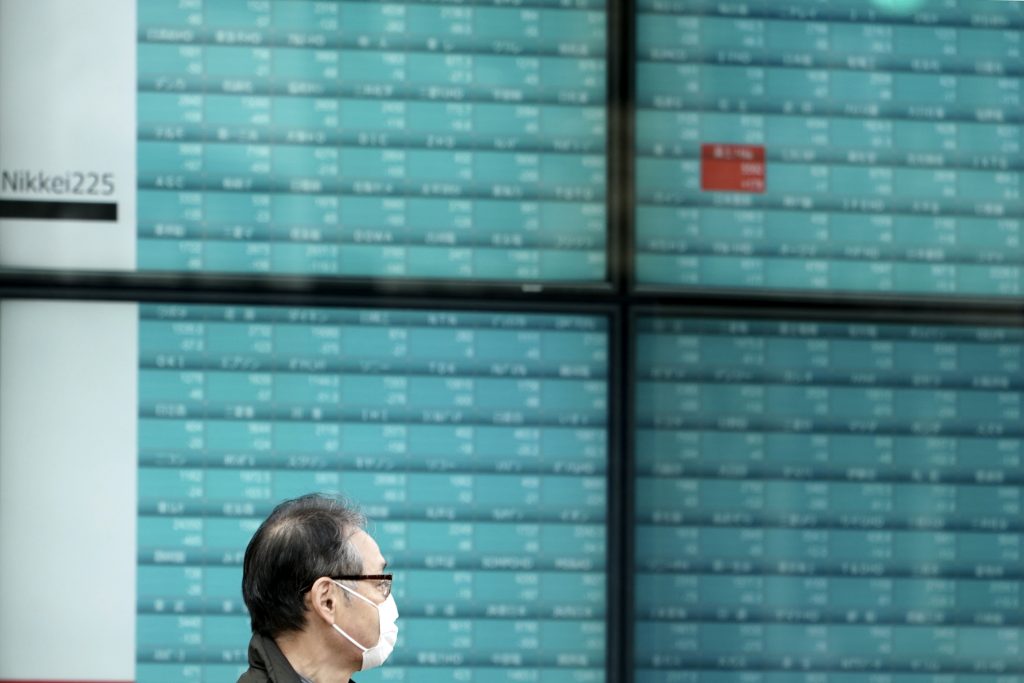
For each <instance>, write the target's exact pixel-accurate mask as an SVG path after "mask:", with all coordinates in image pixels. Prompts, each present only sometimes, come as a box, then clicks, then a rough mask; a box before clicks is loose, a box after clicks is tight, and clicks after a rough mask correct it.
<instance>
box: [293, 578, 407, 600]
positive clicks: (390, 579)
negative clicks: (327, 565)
mask: <svg viewBox="0 0 1024 683" xmlns="http://www.w3.org/2000/svg"><path fill="white" fill-rule="evenodd" d="M327 578H328V579H330V580H331V581H387V589H386V590H384V591H383V593H384V597H387V596H389V595H391V584H392V583H393V582H394V580H395V575H394V574H346V575H344V576H328V577H327ZM314 583H315V582H314ZM311 590H313V584H312V583H311V584H309V586H307V587H306V588H303V589H302V592H303V593H308V592H309V591H311Z"/></svg>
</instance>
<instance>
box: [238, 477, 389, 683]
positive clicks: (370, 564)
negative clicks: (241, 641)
mask: <svg viewBox="0 0 1024 683" xmlns="http://www.w3.org/2000/svg"><path fill="white" fill-rule="evenodd" d="M365 522H366V520H365V519H364V518H363V516H362V515H361V514H360V513H359V512H358V511H356V510H355V509H353V508H351V507H349V506H347V505H346V504H345V503H344V502H342V501H339V500H335V499H332V498H327V497H325V496H321V495H315V494H311V495H306V496H302V497H301V498H296V499H294V500H288V501H285V502H283V503H281V504H280V505H278V506H277V507H276V508H274V511H273V512H271V513H270V516H269V517H267V519H266V520H265V521H264V522H263V524H261V525H260V528H259V529H257V530H256V534H255V535H254V536H253V537H252V540H251V541H249V547H248V548H246V549H245V560H244V564H243V566H242V597H243V598H244V599H245V605H246V607H248V608H249V617H250V620H251V622H252V633H253V634H252V640H251V641H249V670H248V671H246V672H245V673H244V674H242V677H241V678H239V679H238V683H264V682H268V683H339V682H340V683H344V682H345V681H349V680H350V679H351V677H352V674H353V672H355V671H359V670H362V671H365V670H367V669H371V668H373V667H375V666H380V665H381V664H383V663H384V660H385V659H387V658H388V655H390V654H391V651H392V649H394V646H395V639H396V638H397V636H398V626H397V625H396V624H395V620H396V619H397V618H398V608H397V607H396V606H395V600H394V598H393V597H392V596H391V578H392V577H391V574H385V573H384V568H385V567H387V562H386V561H385V560H384V557H383V556H382V555H381V553H380V548H379V547H377V543H376V542H374V540H373V538H371V537H370V535H369V534H367V533H366V532H365V531H364V530H363V526H364V524H365Z"/></svg>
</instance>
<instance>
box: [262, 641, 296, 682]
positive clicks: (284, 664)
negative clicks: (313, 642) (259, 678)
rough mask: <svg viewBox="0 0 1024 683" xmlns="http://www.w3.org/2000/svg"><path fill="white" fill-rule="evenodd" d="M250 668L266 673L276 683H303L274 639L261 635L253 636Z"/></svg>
mask: <svg viewBox="0 0 1024 683" xmlns="http://www.w3.org/2000/svg"><path fill="white" fill-rule="evenodd" d="M249 666H251V667H252V668H254V669H262V670H263V671H266V672H267V678H268V679H270V680H271V681H273V682H274V683H302V678H301V677H300V676H299V674H297V673H296V672H295V669H293V668H292V665H291V664H289V663H288V660H287V658H285V656H284V653H283V652H281V648H279V647H278V646H277V643H275V642H274V639H273V638H268V637H265V636H261V635H260V634H259V633H254V634H252V639H251V640H250V641H249Z"/></svg>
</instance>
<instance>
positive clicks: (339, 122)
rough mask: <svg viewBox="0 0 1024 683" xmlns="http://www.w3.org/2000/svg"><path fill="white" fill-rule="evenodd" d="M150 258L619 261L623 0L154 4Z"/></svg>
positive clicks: (413, 265) (180, 267)
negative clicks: (616, 170)
mask: <svg viewBox="0 0 1024 683" xmlns="http://www.w3.org/2000/svg"><path fill="white" fill-rule="evenodd" d="M138 10H139V18H138V23H139V28H138V268H139V269H140V270H174V271H211V272H231V273H249V274H256V273H262V274H265V273H274V274H292V275H311V276H314V275H320V276H356V277H393V278H403V277H413V278H442V279H452V280H467V279H485V280H492V281H494V280H505V281H509V280H511V281H524V280H529V281H544V280H557V281H566V280H571V281H589V282H600V281H604V280H605V279H606V273H605V262H606V254H605V245H606V227H605V223H606V218H605V214H606V212H605V185H606V182H605V175H606V169H605V166H606V163H605V148H606V144H605V136H606V123H605V119H606V114H605V110H606V106H607V103H606V94H605V92H606V86H605V80H606V75H605V73H606V66H605V43H606V39H605V33H606V28H605V9H604V0H540V1H537V2H533V1H531V2H514V3H508V2H504V1H502V0H479V1H473V2H458V3H452V2H394V3H383V2H306V1H300V0H249V1H248V2H244V3H225V2H214V1H211V0H185V1H182V2H177V3H166V2H162V1H161V0H140V2H139V3H138Z"/></svg>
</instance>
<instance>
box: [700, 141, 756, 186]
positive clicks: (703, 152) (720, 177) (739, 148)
mask: <svg viewBox="0 0 1024 683" xmlns="http://www.w3.org/2000/svg"><path fill="white" fill-rule="evenodd" d="M700 189H702V190H704V191H705V192H755V193H761V192H764V191H765V162H764V146H763V145H717V144H712V145H701V146H700Z"/></svg>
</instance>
